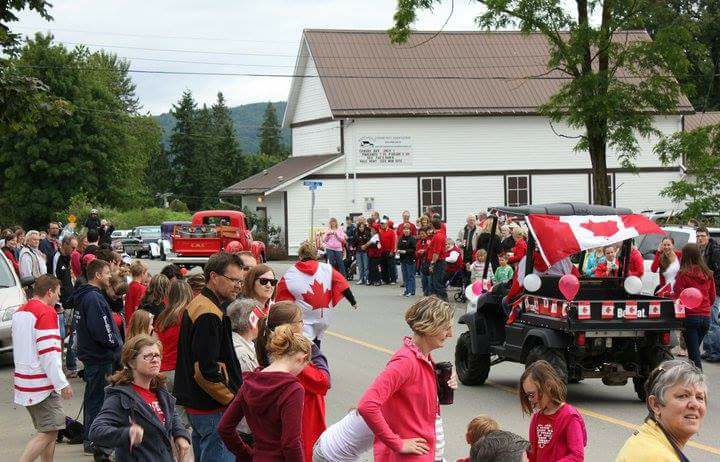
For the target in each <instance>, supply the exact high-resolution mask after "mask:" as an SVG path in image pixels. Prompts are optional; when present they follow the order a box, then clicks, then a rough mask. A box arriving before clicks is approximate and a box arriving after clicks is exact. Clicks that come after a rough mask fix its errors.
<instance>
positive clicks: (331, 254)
mask: <svg viewBox="0 0 720 462" xmlns="http://www.w3.org/2000/svg"><path fill="white" fill-rule="evenodd" d="M325 255H327V261H328V263H330V264H331V265H332V267H333V268H335V269H336V270H338V271H339V272H340V274H342V275H343V276H345V262H344V261H343V253H342V250H330V249H327V250H326V251H325Z"/></svg>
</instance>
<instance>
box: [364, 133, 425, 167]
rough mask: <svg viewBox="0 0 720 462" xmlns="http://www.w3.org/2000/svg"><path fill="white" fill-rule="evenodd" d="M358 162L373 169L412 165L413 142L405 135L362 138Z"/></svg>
mask: <svg viewBox="0 0 720 462" xmlns="http://www.w3.org/2000/svg"><path fill="white" fill-rule="evenodd" d="M357 162H358V164H359V165H361V166H373V167H386V166H396V165H412V140H411V139H410V137H409V136H404V135H379V136H362V137H360V138H359V139H358V156H357Z"/></svg>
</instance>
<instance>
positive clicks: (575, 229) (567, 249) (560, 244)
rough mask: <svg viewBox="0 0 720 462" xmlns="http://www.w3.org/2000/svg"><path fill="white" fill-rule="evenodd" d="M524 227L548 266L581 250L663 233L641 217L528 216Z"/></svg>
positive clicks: (653, 223) (655, 225)
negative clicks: (527, 229)
mask: <svg viewBox="0 0 720 462" xmlns="http://www.w3.org/2000/svg"><path fill="white" fill-rule="evenodd" d="M526 221H527V224H528V227H529V228H530V230H531V231H532V233H533V234H534V235H535V238H536V240H537V243H538V248H539V250H540V254H541V255H542V257H543V259H544V260H545V263H546V264H547V265H548V266H550V265H552V264H554V263H557V262H558V261H560V260H562V259H563V258H566V257H569V256H570V255H573V254H576V253H578V252H580V251H581V250H587V249H592V248H595V247H603V246H606V245H610V244H614V243H616V242H622V241H624V240H626V239H631V238H634V237H637V236H639V235H641V234H665V231H663V230H662V229H661V228H660V227H659V226H658V225H657V224H656V223H655V222H653V221H652V220H650V219H649V218H647V217H645V216H643V215H637V214H632V215H601V216H594V215H573V216H557V215H534V214H531V215H528V216H527V220H526Z"/></svg>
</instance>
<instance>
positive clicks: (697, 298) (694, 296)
mask: <svg viewBox="0 0 720 462" xmlns="http://www.w3.org/2000/svg"><path fill="white" fill-rule="evenodd" d="M702 299H703V296H702V293H700V291H699V290H697V289H696V288H695V287H688V288H687V289H685V290H683V291H682V292H680V301H681V302H682V304H683V305H685V306H686V307H688V308H690V309H692V308H697V307H698V306H700V303H702Z"/></svg>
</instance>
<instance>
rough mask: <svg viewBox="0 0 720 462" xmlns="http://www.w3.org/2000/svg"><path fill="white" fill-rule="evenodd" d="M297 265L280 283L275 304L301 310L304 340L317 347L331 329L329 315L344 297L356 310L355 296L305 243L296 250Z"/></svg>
mask: <svg viewBox="0 0 720 462" xmlns="http://www.w3.org/2000/svg"><path fill="white" fill-rule="evenodd" d="M298 259H299V261H298V262H297V263H295V265H293V266H292V267H291V268H290V269H289V270H288V271H287V272H286V273H285V276H283V277H282V278H281V279H280V282H278V284H277V289H276V291H275V302H280V301H285V300H287V301H291V302H295V303H297V304H298V305H300V307H301V308H302V310H303V321H304V324H305V325H304V327H303V332H304V334H305V336H306V337H308V338H309V339H310V340H312V341H313V342H314V343H315V344H316V345H317V346H318V347H319V346H320V341H321V340H322V336H323V334H324V333H325V331H326V330H327V328H328V327H329V325H330V313H331V311H330V310H331V309H332V308H334V307H335V306H336V305H337V304H338V303H339V302H340V300H341V299H342V298H343V297H345V298H346V299H347V301H348V302H350V305H352V307H353V308H354V309H357V302H356V301H355V296H354V295H353V293H352V291H351V290H350V285H349V284H348V282H347V279H345V276H343V275H342V274H340V272H338V271H337V270H335V269H334V268H333V267H332V266H331V265H330V264H328V263H322V262H319V261H317V248H316V247H315V244H313V243H312V242H310V241H305V242H303V243H302V244H301V245H300V248H299V249H298Z"/></svg>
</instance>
